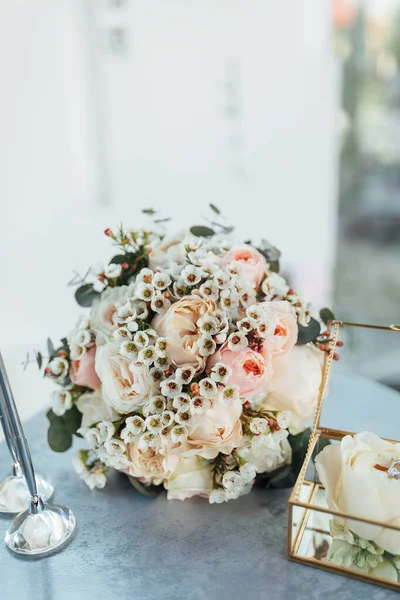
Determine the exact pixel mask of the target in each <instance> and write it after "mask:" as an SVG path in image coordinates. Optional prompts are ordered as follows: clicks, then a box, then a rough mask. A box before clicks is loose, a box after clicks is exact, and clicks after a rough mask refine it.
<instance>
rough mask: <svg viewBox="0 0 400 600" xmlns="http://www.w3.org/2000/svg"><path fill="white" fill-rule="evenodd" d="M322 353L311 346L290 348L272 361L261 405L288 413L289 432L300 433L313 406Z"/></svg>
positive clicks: (320, 376)
mask: <svg viewBox="0 0 400 600" xmlns="http://www.w3.org/2000/svg"><path fill="white" fill-rule="evenodd" d="M323 362H324V353H323V352H321V351H320V350H318V349H317V348H314V347H313V346H311V345H306V346H294V347H293V348H292V349H291V350H290V351H289V352H287V353H284V354H278V355H276V356H274V357H273V359H272V368H273V370H274V374H273V376H272V380H271V384H270V392H269V394H268V396H267V397H266V398H265V399H264V400H263V401H262V403H261V404H262V405H263V406H265V407H267V408H271V409H274V410H285V411H290V412H291V418H290V425H289V431H290V433H292V434H294V435H295V434H296V433H300V432H301V431H304V429H306V428H307V427H308V426H309V425H310V423H311V422H312V418H313V415H314V412H315V409H316V406H317V401H318V395H319V388H320V385H321V382H322V372H323Z"/></svg>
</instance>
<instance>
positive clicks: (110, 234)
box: [104, 227, 113, 237]
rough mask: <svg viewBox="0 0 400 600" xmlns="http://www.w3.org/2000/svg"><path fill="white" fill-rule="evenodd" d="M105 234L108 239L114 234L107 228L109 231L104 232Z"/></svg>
mask: <svg viewBox="0 0 400 600" xmlns="http://www.w3.org/2000/svg"><path fill="white" fill-rule="evenodd" d="M104 234H105V235H106V236H108V237H112V236H113V232H112V231H111V229H110V228H109V227H107V229H105V230H104Z"/></svg>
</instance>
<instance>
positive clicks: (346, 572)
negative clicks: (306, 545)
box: [288, 554, 400, 592]
mask: <svg viewBox="0 0 400 600" xmlns="http://www.w3.org/2000/svg"><path fill="white" fill-rule="evenodd" d="M288 560H290V561H291V562H296V563H298V564H301V565H306V566H307V567H315V568H317V569H322V570H323V571H330V572H331V573H336V574H339V575H343V576H345V577H351V578H352V579H358V580H359V581H363V582H364V583H374V584H376V585H382V586H383V587H386V588H388V589H390V590H394V591H395V592H398V591H399V589H400V584H399V583H396V582H394V581H388V580H387V579H382V577H376V576H374V575H366V574H363V573H360V572H357V571H352V570H351V569H347V568H346V567H339V566H337V565H332V564H329V563H323V562H321V561H318V560H316V559H315V558H307V557H303V556H301V557H300V556H299V555H298V554H296V555H292V556H290V557H289V559H288Z"/></svg>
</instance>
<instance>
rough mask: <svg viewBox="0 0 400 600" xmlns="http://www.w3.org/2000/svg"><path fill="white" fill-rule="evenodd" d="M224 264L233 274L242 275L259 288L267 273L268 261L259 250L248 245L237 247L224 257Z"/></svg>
mask: <svg viewBox="0 0 400 600" xmlns="http://www.w3.org/2000/svg"><path fill="white" fill-rule="evenodd" d="M222 263H223V264H224V265H228V266H229V268H230V270H231V271H232V272H233V273H237V274H238V275H241V276H242V277H243V278H244V279H245V280H246V281H247V282H248V283H249V284H250V285H252V286H253V287H254V288H258V287H259V285H260V283H261V280H262V278H263V277H264V274H265V272H266V271H267V261H266V260H265V258H264V257H263V255H262V254H260V252H258V250H256V249H255V248H253V247H252V246H248V245H247V244H243V245H242V246H235V247H234V248H232V249H231V250H229V252H226V254H224V255H223V256H222Z"/></svg>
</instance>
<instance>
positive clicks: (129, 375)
mask: <svg viewBox="0 0 400 600" xmlns="http://www.w3.org/2000/svg"><path fill="white" fill-rule="evenodd" d="M131 362H132V361H131V360H130V359H129V358H127V357H126V356H121V354H120V353H119V344H115V343H108V344H105V345H103V346H99V347H98V348H97V352H96V371H97V375H98V376H99V378H100V381H101V383H102V393H103V398H104V401H105V402H106V403H107V404H108V405H109V406H111V407H113V408H114V409H115V410H116V411H117V412H119V413H121V414H124V413H129V412H132V411H133V410H137V409H138V408H141V407H142V406H143V405H144V404H145V403H146V402H147V400H148V398H149V390H150V383H149V369H148V367H146V365H143V368H142V371H141V372H135V373H133V372H132V371H131V370H130V368H129V367H130V365H131Z"/></svg>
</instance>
